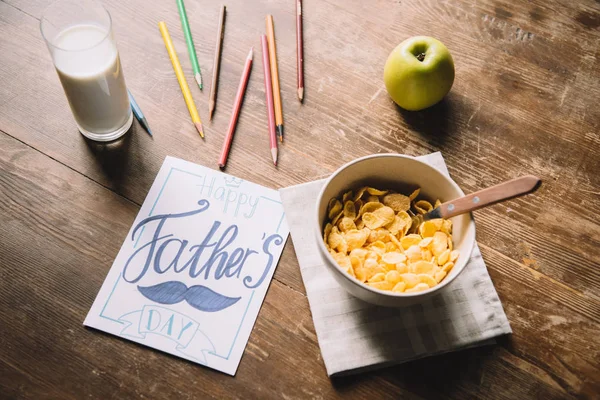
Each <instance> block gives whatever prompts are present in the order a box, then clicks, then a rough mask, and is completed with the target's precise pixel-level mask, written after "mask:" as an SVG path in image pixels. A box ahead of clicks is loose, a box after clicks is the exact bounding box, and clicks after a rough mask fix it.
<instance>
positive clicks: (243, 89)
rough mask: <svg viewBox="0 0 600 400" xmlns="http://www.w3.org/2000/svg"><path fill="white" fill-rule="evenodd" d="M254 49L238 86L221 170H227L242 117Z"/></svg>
mask: <svg viewBox="0 0 600 400" xmlns="http://www.w3.org/2000/svg"><path fill="white" fill-rule="evenodd" d="M253 50H254V49H253V48H251V49H250V53H248V58H246V65H244V72H243V73H242V78H241V79H240V85H239V86H238V91H237V94H236V95H235V102H234V103H233V113H232V114H231V120H230V121H229V129H228V130H227V136H225V142H224V143H223V149H222V150H221V156H220V157H219V168H221V169H223V168H225V164H226V163H227V156H228V155H229V149H230V148H231V141H232V140H233V133H234V132H235V126H236V125H237V120H238V117H239V115H240V109H241V108H242V100H244V94H245V93H246V85H247V84H248V78H249V77H250V69H251V68H252V55H253Z"/></svg>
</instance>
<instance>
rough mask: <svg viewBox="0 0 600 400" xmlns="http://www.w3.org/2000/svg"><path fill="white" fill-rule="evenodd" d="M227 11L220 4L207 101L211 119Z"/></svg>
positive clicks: (214, 104)
mask: <svg viewBox="0 0 600 400" xmlns="http://www.w3.org/2000/svg"><path fill="white" fill-rule="evenodd" d="M226 12H227V10H226V8H225V5H222V6H221V14H220V15H219V30H218V32H217V48H216V49H215V60H214V63H213V76H212V83H211V85H210V100H209V101H208V119H209V120H211V119H212V117H213V113H214V112H215V106H216V101H217V85H218V82H219V70H220V68H221V50H222V49H223V37H224V36H225V35H224V31H223V29H224V28H225V13H226Z"/></svg>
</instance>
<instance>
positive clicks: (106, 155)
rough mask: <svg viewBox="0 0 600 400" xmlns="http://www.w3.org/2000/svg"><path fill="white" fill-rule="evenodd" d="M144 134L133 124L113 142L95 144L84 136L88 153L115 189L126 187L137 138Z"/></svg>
mask: <svg viewBox="0 0 600 400" xmlns="http://www.w3.org/2000/svg"><path fill="white" fill-rule="evenodd" d="M144 133H145V132H144V131H143V130H142V129H141V128H139V127H137V126H136V124H132V125H131V128H129V130H128V131H127V132H126V133H125V134H124V135H123V136H121V137H120V138H119V139H117V140H114V141H112V142H95V141H93V140H90V139H88V138H86V137H84V136H83V135H82V137H83V139H84V141H85V144H86V147H87V149H88V151H89V152H90V154H91V155H92V156H93V157H94V159H95V160H96V161H97V163H98V166H99V167H100V169H101V171H102V173H103V174H104V176H105V177H106V178H107V179H108V180H109V181H110V182H111V183H112V186H113V187H114V189H118V188H120V187H122V186H123V185H124V183H125V180H126V178H127V175H128V174H127V172H128V170H129V162H130V161H131V157H132V154H131V153H132V149H133V148H134V147H135V144H136V142H137V136H138V135H141V134H144Z"/></svg>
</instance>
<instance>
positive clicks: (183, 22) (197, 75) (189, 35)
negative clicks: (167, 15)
mask: <svg viewBox="0 0 600 400" xmlns="http://www.w3.org/2000/svg"><path fill="white" fill-rule="evenodd" d="M177 8H178V9H179V17H180V18H181V28H182V29H183V34H184V35H185V41H186V42H187V48H188V53H189V54H190V61H191V62H192V69H193V70H194V78H195V79H196V82H198V87H199V88H200V90H202V74H201V73H200V65H198V56H196V48H195V47H194V41H193V40H192V32H191V31H190V23H189V22H188V17H187V14H186V12H185V5H184V4H183V0H177Z"/></svg>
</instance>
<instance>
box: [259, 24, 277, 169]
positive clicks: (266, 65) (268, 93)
mask: <svg viewBox="0 0 600 400" xmlns="http://www.w3.org/2000/svg"><path fill="white" fill-rule="evenodd" d="M260 42H261V44H262V56H263V70H264V72H265V97H266V101H267V118H268V119H269V138H270V139H271V155H272V156H273V164H275V166H277V135H276V134H275V109H274V108H273V87H272V85H271V66H270V65H271V64H270V61H269V47H268V44H267V35H261V36H260Z"/></svg>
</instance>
